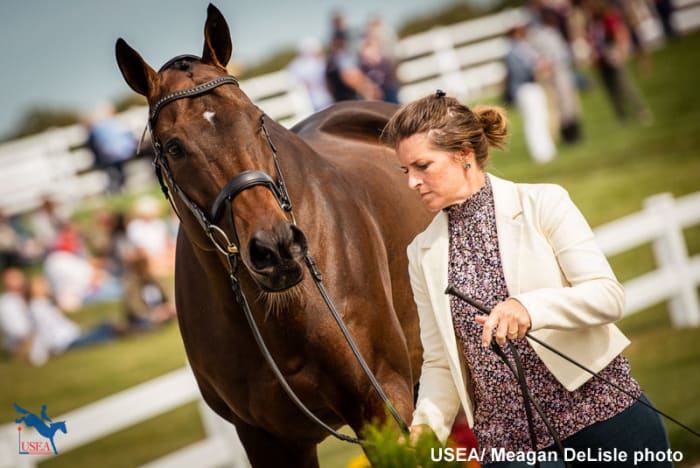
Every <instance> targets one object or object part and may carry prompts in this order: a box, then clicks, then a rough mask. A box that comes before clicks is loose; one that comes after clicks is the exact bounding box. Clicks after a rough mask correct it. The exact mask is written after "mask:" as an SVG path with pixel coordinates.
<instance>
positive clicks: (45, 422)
mask: <svg viewBox="0 0 700 468" xmlns="http://www.w3.org/2000/svg"><path fill="white" fill-rule="evenodd" d="M14 405H15V411H17V413H19V414H20V415H21V416H20V417H19V418H18V419H16V420H15V422H16V423H17V424H19V426H17V440H18V445H19V454H20V455H51V454H53V455H58V450H57V449H56V444H55V443H54V440H53V438H54V436H55V435H56V432H57V431H61V432H63V433H64V434H67V433H68V429H66V422H65V421H57V422H53V421H52V420H51V418H49V417H48V415H47V414H46V405H41V415H40V416H37V415H36V414H34V413H32V412H31V411H28V410H26V409H24V408H22V407H21V406H19V405H18V404H17V403H15V404H14ZM22 423H24V425H25V426H26V427H27V428H33V429H34V430H35V431H36V433H37V434H38V435H40V436H41V437H43V440H36V439H27V437H28V436H27V435H25V439H24V440H22V429H23V428H22Z"/></svg>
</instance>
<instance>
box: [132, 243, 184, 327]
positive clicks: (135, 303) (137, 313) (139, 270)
mask: <svg viewBox="0 0 700 468" xmlns="http://www.w3.org/2000/svg"><path fill="white" fill-rule="evenodd" d="M125 266H126V275H125V277H124V308H125V312H126V317H127V320H128V322H129V327H130V328H131V329H135V330H150V329H152V328H156V327H158V326H160V325H163V324H164V323H167V322H169V321H170V320H172V319H173V318H175V307H174V306H173V304H172V303H171V302H170V301H169V300H168V296H167V294H166V293H165V289H164V288H163V286H162V285H161V284H160V282H159V281H158V280H157V279H156V278H155V276H154V275H153V273H152V272H151V269H150V267H149V264H148V257H147V256H146V255H145V253H144V252H143V251H142V250H140V249H134V250H133V251H132V252H131V253H130V254H128V255H127V256H126V257H125Z"/></svg>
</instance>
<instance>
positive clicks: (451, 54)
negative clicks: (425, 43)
mask: <svg viewBox="0 0 700 468" xmlns="http://www.w3.org/2000/svg"><path fill="white" fill-rule="evenodd" d="M430 38H431V42H432V46H433V53H434V54H435V59H436V61H437V66H438V71H439V72H440V78H441V79H442V83H443V86H444V87H445V91H447V92H448V93H450V94H460V93H461V91H462V86H463V83H461V82H460V79H459V71H460V67H459V58H458V57H457V52H456V51H455V44H454V41H453V40H452V37H450V31H449V28H447V27H444V26H441V27H437V28H435V29H433V31H432V33H431V36H430Z"/></svg>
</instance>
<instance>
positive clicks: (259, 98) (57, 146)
mask: <svg viewBox="0 0 700 468" xmlns="http://www.w3.org/2000/svg"><path fill="white" fill-rule="evenodd" d="M674 3H675V6H676V8H677V11H676V12H675V16H674V22H675V24H676V26H677V27H678V29H679V30H680V31H681V32H687V31H691V30H694V29H697V28H698V27H700V0H675V1H674ZM524 18H525V16H524V12H523V10H521V9H512V10H506V11H503V12H501V13H498V14H494V15H490V16H486V17H483V18H479V19H476V20H472V21H466V22H463V23H458V24H455V25H451V26H445V27H439V28H434V29H432V30H430V31H427V32H424V33H420V34H416V35H413V36H410V37H406V38H404V39H402V40H401V41H399V43H398V45H397V55H398V59H399V61H400V65H399V68H398V70H397V73H398V75H399V78H400V79H401V81H402V83H403V85H402V87H401V90H400V92H399V96H400V99H401V100H402V101H403V102H407V101H410V100H412V99H415V98H417V97H420V96H424V95H426V94H430V93H432V92H434V91H435V90H436V89H437V88H441V89H444V90H446V91H447V92H449V93H450V94H452V95H455V96H458V97H460V98H461V99H472V98H475V97H477V96H479V95H481V94H482V93H483V92H485V91H486V90H489V89H492V88H493V87H494V86H498V85H500V84H501V83H502V81H503V79H504V77H505V67H504V65H503V57H504V56H505V54H506V51H507V40H506V38H505V37H504V34H505V33H506V31H508V29H509V28H511V27H512V26H513V25H515V24H517V23H520V22H522V21H523V20H524ZM641 32H642V35H643V36H644V37H645V38H646V40H647V41H650V42H653V41H655V40H657V39H658V38H659V37H660V36H659V35H660V28H659V26H658V22H656V21H655V20H653V19H651V20H650V21H647V22H646V23H644V24H643V27H642V31H641ZM241 86H242V88H243V89H244V90H245V92H246V93H247V94H248V96H250V98H251V99H252V100H253V101H255V102H256V103H257V104H258V105H259V106H260V107H261V108H262V109H263V110H265V112H267V113H268V115H270V116H271V117H272V118H274V119H276V120H278V121H280V122H281V123H282V124H284V125H292V124H294V123H295V122H297V121H299V120H301V119H303V118H304V117H306V116H308V115H309V114H311V111H312V106H311V103H310V100H309V97H308V94H307V93H306V90H305V89H304V88H303V87H301V86H299V85H298V84H296V83H294V81H293V80H292V79H291V77H290V76H289V74H288V73H287V72H285V71H279V72H275V73H271V74H268V75H264V76H260V77H257V78H253V79H250V80H246V81H244V82H242V83H241ZM146 115H147V110H146V108H145V107H139V108H133V109H130V110H129V111H126V112H124V113H122V114H120V115H119V118H120V119H121V120H122V122H123V123H124V124H125V125H126V126H127V127H128V128H130V129H131V130H132V131H133V132H134V133H135V134H137V135H139V136H140V134H141V131H142V130H143V127H144V125H145V122H146ZM86 140H87V134H86V131H85V129H84V128H83V127H82V126H80V125H73V126H69V127H65V128H59V129H53V130H48V131H46V132H44V133H42V134H40V135H36V136H32V137H28V138H23V139H20V140H17V141H12V142H9V143H5V144H3V145H0V209H2V210H3V211H4V212H5V213H7V214H10V215H14V214H18V213H22V212H26V211H30V210H32V209H34V208H36V207H37V206H38V205H39V203H40V200H41V198H42V197H43V196H50V197H52V198H53V199H54V200H55V201H56V202H58V203H59V204H68V205H72V204H77V203H78V202H79V201H80V200H82V199H83V198H85V197H90V196H92V195H95V194H100V193H102V192H103V191H104V189H105V187H106V184H107V180H106V177H105V175H104V174H102V173H101V172H90V171H88V172H86V170H87V169H89V168H90V166H91V162H92V155H91V154H90V152H89V151H88V150H87V149H85V148H84V146H83V145H84V143H85V141H86ZM142 163H143V162H142ZM127 171H128V175H129V174H131V175H132V177H128V180H132V181H134V183H135V184H136V185H138V184H141V183H142V181H143V180H144V177H149V175H150V171H148V170H147V168H145V167H144V164H141V165H138V166H136V167H133V168H129V167H127Z"/></svg>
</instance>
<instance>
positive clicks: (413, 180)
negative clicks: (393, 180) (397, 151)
mask: <svg viewBox="0 0 700 468" xmlns="http://www.w3.org/2000/svg"><path fill="white" fill-rule="evenodd" d="M419 185H420V179H418V178H417V177H416V176H415V174H413V173H412V172H410V171H409V172H408V188H410V189H411V190H416V189H417V188H418V186H419Z"/></svg>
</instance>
